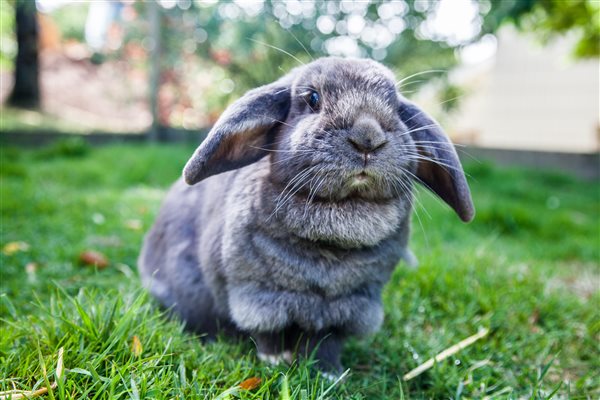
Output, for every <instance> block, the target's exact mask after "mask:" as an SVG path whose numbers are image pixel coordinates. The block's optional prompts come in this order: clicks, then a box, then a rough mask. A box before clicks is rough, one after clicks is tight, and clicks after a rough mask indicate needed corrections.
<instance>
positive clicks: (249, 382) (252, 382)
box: [239, 376, 262, 390]
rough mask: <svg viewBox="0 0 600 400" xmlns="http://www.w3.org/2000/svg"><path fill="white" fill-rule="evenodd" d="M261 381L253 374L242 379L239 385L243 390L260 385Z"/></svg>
mask: <svg viewBox="0 0 600 400" xmlns="http://www.w3.org/2000/svg"><path fill="white" fill-rule="evenodd" d="M261 381H262V380H261V379H260V378H258V377H256V376H253V377H252V378H248V379H246V380H245V381H242V382H241V383H240V385H239V386H240V388H242V389H244V390H253V389H256V388H257V387H259V386H260V382H261Z"/></svg>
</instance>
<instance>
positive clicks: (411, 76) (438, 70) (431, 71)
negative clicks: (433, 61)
mask: <svg viewBox="0 0 600 400" xmlns="http://www.w3.org/2000/svg"><path fill="white" fill-rule="evenodd" d="M435 72H440V73H444V72H446V70H443V69H430V70H427V71H421V72H417V73H416V74H412V75H409V76H407V77H406V78H403V79H400V80H399V81H398V82H396V87H397V86H398V85H400V84H401V83H402V82H406V81H407V80H409V79H410V78H414V77H415V76H419V75H425V74H432V73H435Z"/></svg>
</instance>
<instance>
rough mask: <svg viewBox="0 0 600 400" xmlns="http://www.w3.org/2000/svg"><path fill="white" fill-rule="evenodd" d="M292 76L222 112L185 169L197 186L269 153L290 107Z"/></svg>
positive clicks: (256, 90) (250, 94)
mask: <svg viewBox="0 0 600 400" xmlns="http://www.w3.org/2000/svg"><path fill="white" fill-rule="evenodd" d="M291 81H292V78H291V77H290V76H285V77H283V78H281V79H279V80H278V81H276V82H274V83H271V84H269V85H265V86H261V87H259V88H256V89H253V90H250V91H249V92H247V93H246V94H245V95H244V96H243V97H242V98H240V99H239V100H237V101H235V102H234V103H233V104H231V105H230V106H229V107H228V108H227V109H226V110H225V112H224V113H223V114H222V115H221V117H220V118H219V120H218V121H217V123H216V124H215V126H213V128H212V129H211V130H210V132H209V133H208V136H207V137H206V139H205V140H204V141H203V142H202V143H201V144H200V146H199V147H198V148H197V149H196V151H195V152H194V154H193V155H192V157H191V158H190V159H189V160H188V162H187V164H186V165H185V167H184V169H183V178H184V180H185V181H186V182H187V183H188V184H190V185H193V184H195V183H197V182H199V181H201V180H202V179H205V178H208V177H209V176H211V175H215V174H219V173H221V172H225V171H229V170H232V169H236V168H241V167H243V166H246V165H248V164H251V163H253V162H255V161H258V160H259V159H261V158H262V157H264V156H265V155H266V154H267V153H268V149H269V147H270V146H271V145H272V144H273V141H274V139H275V131H276V129H277V128H278V127H279V125H280V124H281V122H282V121H284V120H285V119H286V117H287V114H288V111H289V108H290V90H291Z"/></svg>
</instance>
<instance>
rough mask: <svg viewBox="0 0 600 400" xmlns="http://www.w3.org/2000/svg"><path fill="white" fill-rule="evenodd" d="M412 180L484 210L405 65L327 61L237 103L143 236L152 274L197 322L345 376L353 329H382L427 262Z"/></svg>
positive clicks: (147, 276) (166, 300) (143, 261)
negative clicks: (407, 276) (404, 76)
mask: <svg viewBox="0 0 600 400" xmlns="http://www.w3.org/2000/svg"><path fill="white" fill-rule="evenodd" d="M414 182H419V183H421V184H423V185H425V186H426V187H427V188H429V189H430V190H432V191H433V192H434V193H436V194H437V195H438V196H439V197H440V198H441V199H443V200H444V201H445V202H446V203H447V204H448V205H449V206H450V207H452V208H453V209H454V211H455V212H456V214H458V216H459V217H460V219H462V220H463V221H466V222H467V221H470V220H471V219H472V218H473V215H474V208H473V204H472V201H471V195H470V192H469V187H468V186H467V182H466V180H465V176H464V173H463V171H462V167H461V164H460V162H459V159H458V157H457V155H456V152H455V150H454V147H453V146H452V144H451V143H450V141H449V139H448V138H447V136H446V135H445V134H444V132H443V131H442V129H441V128H440V126H439V125H438V124H437V123H436V122H435V121H434V120H433V119H432V118H431V117H429V116H428V115H427V114H426V113H424V112H423V111H422V110H421V109H419V108H418V107H417V106H415V105H414V104H413V103H411V102H409V101H408V100H406V99H405V98H404V97H403V96H402V95H401V94H399V93H398V91H397V90H396V84H395V79H394V76H393V74H392V73H391V71H390V70H388V69H387V68H386V67H384V66H383V65H381V64H379V63H377V62H375V61H371V60H365V59H341V58H321V59H318V60H316V61H314V62H312V63H310V64H307V65H304V66H301V67H298V68H296V69H294V70H292V71H291V72H289V73H288V74H287V75H285V76H283V77H282V78H280V79H279V80H277V81H275V82H274V83H271V84H268V85H265V86H262V87H259V88H257V89H254V90H251V91H249V92H247V93H246V94H245V95H244V96H243V97H242V98H240V99H239V100H237V101H236V102H234V103H233V104H232V105H231V106H229V107H228V108H227V110H226V111H225V112H224V114H223V115H222V116H221V117H220V119H219V120H218V121H217V123H216V124H215V126H214V127H213V128H212V130H211V131H210V132H209V134H208V137H207V138H206V139H205V140H204V141H203V142H202V143H201V145H200V146H199V147H198V148H197V149H196V151H195V152H194V154H193V155H192V157H191V158H190V160H189V161H188V162H187V165H186V166H185V168H184V170H183V179H180V180H179V181H177V182H176V183H175V184H174V185H173V187H172V188H171V190H170V191H169V193H168V195H167V197H166V200H165V201H164V204H163V206H162V209H161V210H160V213H159V215H158V218H157V220H156V222H155V224H154V226H153V228H152V229H151V230H150V232H149V233H148V235H147V236H146V238H145V241H144V245H143V248H142V251H141V255H140V258H139V269H140V273H141V276H142V281H143V283H144V285H145V286H146V287H147V288H148V289H149V290H150V292H151V293H152V295H154V296H155V297H156V298H157V299H158V300H159V302H160V303H161V304H162V305H163V306H164V307H166V308H168V309H170V310H171V311H172V313H174V314H175V315H177V316H179V317H180V318H181V319H182V320H183V321H185V323H186V326H187V327H188V328H189V329H190V330H192V331H195V332H198V333H204V334H206V335H207V337H209V338H210V337H213V336H214V335H215V334H217V332H219V331H220V330H222V331H224V332H230V333H235V334H240V333H243V334H249V335H250V336H251V337H252V338H253V340H254V342H255V343H256V346H257V350H258V356H259V358H260V359H262V360H266V361H270V362H278V361H281V360H286V361H288V362H289V361H291V360H292V359H293V358H294V357H297V356H301V357H305V356H311V355H312V356H314V357H315V360H316V363H317V365H318V367H319V368H320V369H321V370H322V371H323V372H324V373H326V374H334V375H335V374H339V373H340V372H341V370H342V366H341V363H340V353H341V349H342V344H343V341H344V339H345V338H347V337H348V336H350V335H366V334H371V333H373V332H376V331H377V330H378V329H379V328H380V326H381V324H382V321H383V308H382V301H381V291H382V288H383V286H384V285H385V283H386V282H387V281H388V280H389V278H390V275H391V274H392V271H393V270H394V268H395V267H396V265H397V264H398V263H399V261H400V260H402V259H404V260H405V261H406V262H408V263H415V262H416V260H415V259H414V257H413V256H412V253H411V252H410V250H409V249H408V239H409V225H410V216H411V211H412V203H413V194H412V188H413V184H414Z"/></svg>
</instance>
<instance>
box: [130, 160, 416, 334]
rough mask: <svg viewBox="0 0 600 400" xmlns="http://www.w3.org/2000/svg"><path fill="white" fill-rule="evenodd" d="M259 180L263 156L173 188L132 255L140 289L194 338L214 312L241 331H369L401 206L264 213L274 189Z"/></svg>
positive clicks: (401, 249)
mask: <svg viewBox="0 0 600 400" xmlns="http://www.w3.org/2000/svg"><path fill="white" fill-rule="evenodd" d="M268 173H269V162H268V157H267V158H265V159H264V160H261V161H259V162H257V163H255V164H252V165H250V166H247V167H245V168H242V169H238V170H234V171H230V172H227V173H224V174H221V175H219V176H217V177H211V178H208V179H206V180H204V181H203V182H200V183H199V184H198V185H195V186H188V185H186V184H185V183H184V182H183V180H179V181H177V182H176V183H175V185H174V186H173V188H172V189H171V191H170V194H169V195H168V196H167V199H166V200H165V203H164V205H163V208H162V212H161V213H160V215H159V217H158V219H157V222H156V224H155V226H154V228H153V230H152V231H151V232H150V233H149V235H148V237H147V239H146V243H145V246H144V252H143V253H142V255H141V257H140V268H141V271H142V276H143V277H144V278H145V281H146V285H147V286H149V287H150V288H151V292H152V293H153V294H154V295H155V296H156V297H158V298H159V299H161V301H162V302H163V303H164V304H166V305H168V306H169V307H174V309H175V311H176V312H177V313H178V314H180V315H184V316H185V318H184V319H185V320H186V321H188V324H190V326H191V327H192V328H195V327H196V326H197V325H200V326H197V328H195V329H198V328H199V330H200V331H202V329H203V328H204V326H203V324H198V322H197V321H200V322H201V321H203V320H204V319H205V318H206V315H207V314H209V313H213V312H214V315H211V317H214V316H218V317H219V319H220V320H221V323H223V322H228V321H229V320H230V319H231V320H232V322H233V323H234V325H235V326H237V327H238V328H239V329H242V330H244V331H249V332H250V331H277V330H283V329H285V328H286V327H288V326H290V325H292V324H295V325H298V326H299V327H300V328H302V329H304V330H306V331H319V330H323V329H325V328H340V329H343V330H344V331H345V332H347V333H348V334H367V333H372V332H375V331H376V330H377V329H378V328H379V326H380V325H381V322H382V320H383V310H382V307H381V289H382V287H383V285H384V284H385V283H386V282H387V281H388V279H389V276H390V274H391V272H392V270H393V269H394V267H395V266H396V264H397V263H398V261H399V260H400V258H401V257H402V256H403V255H404V254H405V251H406V250H405V246H406V243H407V240H408V220H409V218H408V215H409V214H408V213H409V211H410V210H407V209H406V207H405V205H406V204H410V203H409V202H397V201H393V202H389V203H382V204H368V205H365V204H363V201H352V200H349V201H346V202H343V203H340V204H337V203H326V202H321V201H319V202H314V201H313V202H311V203H309V204H306V203H305V202H303V201H304V200H305V199H294V201H297V202H301V204H295V203H294V202H291V203H289V204H288V205H286V206H284V207H282V208H281V209H280V210H278V211H277V213H274V205H275V204H276V202H275V201H274V200H275V198H276V197H277V196H278V195H279V193H280V192H281V189H280V188H277V187H276V185H273V184H272V183H271V182H269V180H268V179H264V178H265V175H267V174H268ZM241 182H245V184H244V185H242V184H241ZM249 182H255V184H248V183H249ZM194 204H196V205H197V204H202V207H201V208H200V209H194V207H192V205H194ZM239 204H244V207H238V206H236V205H239ZM367 207H368V208H367ZM223 209H225V210H227V211H226V212H222V211H221V210H223ZM248 211H251V212H248ZM191 213H193V214H194V215H190V214H191ZM348 216H350V217H348ZM190 219H193V220H194V222H193V223H190V222H189V221H190ZM353 226H360V227H362V228H363V229H361V230H360V231H357V230H356V229H353ZM349 241H351V242H352V244H348V243H347V242H349ZM157 264H158V265H157ZM182 269H184V270H187V271H188V272H187V273H186V274H185V278H184V279H180V276H181V272H180V271H181V270H182ZM157 270H158V272H156V273H155V274H154V275H153V273H154V272H155V271H157ZM173 278H175V279H173ZM194 297H198V300H196V301H194V300H193V299H194ZM190 300H192V301H190ZM199 300H201V301H199ZM190 303H191V304H193V305H194V306H193V307H188V306H187V305H188V304H190ZM207 306H208V307H207ZM204 329H205V328H204Z"/></svg>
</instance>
